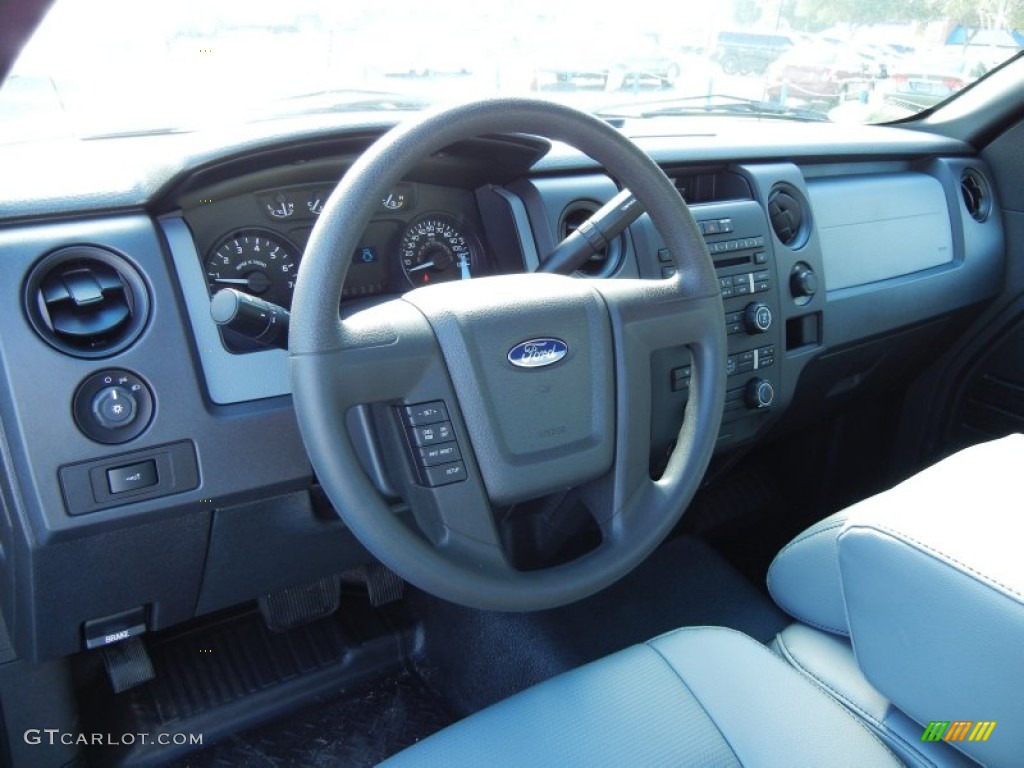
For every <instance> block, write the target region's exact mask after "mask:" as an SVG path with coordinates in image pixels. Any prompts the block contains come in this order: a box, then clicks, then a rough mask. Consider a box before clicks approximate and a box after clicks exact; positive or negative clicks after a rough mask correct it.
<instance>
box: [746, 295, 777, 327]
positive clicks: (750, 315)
mask: <svg viewBox="0 0 1024 768" xmlns="http://www.w3.org/2000/svg"><path fill="white" fill-rule="evenodd" d="M743 325H744V326H745V327H746V329H747V333H750V334H755V333H764V332H765V331H767V330H768V329H769V328H771V327H772V310H771V308H770V307H769V306H768V305H767V304H762V303H761V302H759V301H755V302H751V303H750V304H747V309H746V311H745V312H744V314H743Z"/></svg>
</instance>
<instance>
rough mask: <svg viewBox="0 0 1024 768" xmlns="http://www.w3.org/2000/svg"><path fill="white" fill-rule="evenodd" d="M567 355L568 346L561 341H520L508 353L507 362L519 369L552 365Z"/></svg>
mask: <svg viewBox="0 0 1024 768" xmlns="http://www.w3.org/2000/svg"><path fill="white" fill-rule="evenodd" d="M567 354H569V345H568V344H566V343H565V342H564V341H562V340H561V339H530V340H529V341H521V342H519V343H518V344H516V345H515V346H514V347H512V349H510V350H509V351H508V361H509V362H510V363H512V365H516V366H519V367H520V368H540V367H542V366H545V365H553V364H554V363H557V362H558V361H559V360H561V359H562V358H563V357H565V356H566V355H567Z"/></svg>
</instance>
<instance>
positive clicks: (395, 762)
mask: <svg viewBox="0 0 1024 768" xmlns="http://www.w3.org/2000/svg"><path fill="white" fill-rule="evenodd" d="M384 765H386V766H390V767H391V768H395V767H396V766H416V767H417V768H423V767H427V766H487V768H500V767H501V766H517V768H518V767H520V766H577V765H578V766H588V768H590V767H591V766H644V767H647V766H734V765H746V766H874V767H877V768H883V767H884V766H893V765H900V763H899V762H898V761H897V760H896V759H895V758H894V757H893V755H892V753H890V752H889V751H888V749H887V748H886V747H885V746H883V745H882V743H881V742H880V741H879V740H878V739H877V738H876V737H875V736H874V734H872V733H871V731H870V730H869V729H867V728H866V727H865V726H864V724H863V723H861V722H860V721H859V720H858V719H857V718H856V717H854V716H853V715H851V714H850V713H849V712H848V711H847V710H846V709H844V708H843V707H842V706H841V705H839V704H838V703H837V702H836V701H834V700H833V699H832V698H831V697H830V696H828V695H827V694H826V693H824V692H823V691H821V690H820V689H819V688H818V687H817V686H815V685H814V684H812V683H811V682H809V681H808V680H807V679H806V678H804V677H803V676H802V675H801V674H799V673H798V672H796V671H795V670H793V669H792V668H791V667H789V666H788V665H787V664H786V662H785V661H783V660H782V659H781V658H780V657H779V656H777V655H776V654H774V653H772V652H771V651H770V650H769V649H768V648H766V647H765V646H763V645H761V644H760V643H758V642H757V641H755V640H753V639H752V638H749V637H747V636H746V635H743V634H741V633H739V632H735V631H733V630H730V629H723V628H719V627H696V628H687V629H679V630H676V631H674V632H670V633H668V634H665V635H662V636H660V637H657V638H655V639H653V640H650V641H648V642H647V643H644V644H642V645H635V646H633V647H631V648H627V649H626V650H624V651H620V652H619V653H615V654H613V655H611V656H608V657H606V658H604V659H601V660H599V661H596V662H594V663H592V664H588V665H586V666H583V667H580V668H579V669H575V670H572V671H570V672H567V673H565V674H562V675H559V676H557V677H555V678H552V679H551V680H548V681H546V682H544V683H541V684H540V685H537V686H534V687H533V688H531V689H529V690H526V691H523V692H522V693H519V694H517V695H515V696H513V697H511V698H509V699H506V700H505V701H503V702H500V703H498V704H496V705H494V706H492V707H489V708H487V709H485V710H483V711H481V712H478V713H476V714H475V715H472V716H471V717H469V718H467V719H465V720H462V721H461V722H459V723H456V724H455V725H453V726H451V727H449V728H446V729H445V730H443V731H441V732H440V733H437V734H435V735H434V736H432V737H430V738H428V739H426V740H424V741H423V742H421V743H419V744H417V745H415V746H413V747H411V748H410V749H407V750H406V751H404V752H402V753H399V754H398V755H396V756H395V757H393V758H392V759H390V760H388V761H386V762H385V763H384Z"/></svg>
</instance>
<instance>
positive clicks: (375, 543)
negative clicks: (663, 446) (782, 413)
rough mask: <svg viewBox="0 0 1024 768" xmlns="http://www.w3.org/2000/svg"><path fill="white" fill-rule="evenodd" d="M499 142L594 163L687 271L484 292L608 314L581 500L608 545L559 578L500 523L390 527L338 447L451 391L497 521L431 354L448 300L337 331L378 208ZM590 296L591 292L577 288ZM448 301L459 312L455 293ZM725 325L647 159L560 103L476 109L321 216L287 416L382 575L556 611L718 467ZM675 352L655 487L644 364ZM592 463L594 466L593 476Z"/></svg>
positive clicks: (602, 575) (296, 318) (649, 534)
mask: <svg viewBox="0 0 1024 768" xmlns="http://www.w3.org/2000/svg"><path fill="white" fill-rule="evenodd" d="M508 133H522V134H531V135H540V136H545V137H548V138H552V139H556V140H560V141H563V142H565V143H567V144H570V145H572V146H575V147H576V148H578V149H580V150H581V151H583V152H585V153H586V154H588V155H590V156H591V157H593V158H594V159H595V160H597V161H598V162H599V163H601V164H602V165H603V166H604V167H605V168H606V169H607V170H608V172H609V173H610V174H611V175H612V176H613V177H615V178H617V179H618V180H619V181H620V182H622V183H623V184H624V185H626V186H628V187H629V188H630V190H631V191H632V192H633V194H634V195H635V196H636V198H637V199H638V200H639V201H640V203H641V204H642V205H643V206H644V207H645V209H646V210H647V211H648V213H649V214H650V216H651V218H652V220H653V221H654V223H655V225H656V227H657V229H658V231H659V233H660V234H661V236H662V239H663V240H664V242H665V245H666V246H667V247H668V248H669V250H670V251H671V252H672V253H673V254H674V255H675V257H676V263H677V264H678V265H679V270H678V272H677V274H676V275H675V276H673V277H671V278H668V279H663V280H607V281H581V280H575V279H573V278H569V277H562V276H552V275H539V274H532V275H518V276H503V277H495V278H484V279H485V280H489V281H504V282H503V283H501V287H502V288H504V287H505V286H511V287H514V289H515V290H517V291H521V290H526V291H529V292H535V291H539V292H540V293H545V292H546V295H548V296H549V297H550V298H549V301H548V303H549V304H550V303H551V301H554V300H555V297H557V296H559V295H562V294H565V293H566V292H570V293H571V292H573V291H576V292H577V293H579V292H580V291H582V293H580V295H581V296H583V294H585V293H587V292H589V293H591V294H593V295H594V296H596V297H597V299H596V300H594V299H593V298H592V297H587V296H583V298H582V299H581V301H584V302H589V304H590V306H591V307H592V306H594V305H595V301H596V303H597V304H601V305H602V306H603V307H605V309H606V311H607V315H608V318H607V326H608V330H607V332H606V335H607V336H608V341H609V343H610V345H611V346H610V347H608V349H611V350H612V357H613V358H614V361H613V362H605V363H602V364H604V365H611V366H612V367H613V369H614V370H613V373H614V385H615V386H614V394H613V397H614V402H615V408H614V413H613V420H614V430H613V435H610V436H609V439H610V440H612V441H613V442H612V443H611V444H610V445H611V449H613V450H611V449H610V450H611V454H612V460H611V465H610V466H608V467H603V465H602V468H601V471H600V473H599V474H598V475H597V476H594V477H589V478H588V479H587V480H586V481H585V483H584V486H583V497H584V498H585V499H588V500H589V503H591V504H592V505H593V509H592V514H593V515H594V517H595V519H596V520H597V521H598V522H599V525H600V527H601V531H602V534H603V536H604V541H603V542H602V544H601V545H600V546H598V547H597V548H596V549H595V550H593V551H591V552H589V553H587V554H585V555H583V556H581V557H580V558H578V559H576V560H573V561H571V562H569V563H565V564H561V565H557V566H554V567H551V568H546V569H542V570H537V571H527V572H524V571H518V570H516V569H514V568H512V567H511V566H509V565H508V562H507V560H505V559H504V557H503V553H502V551H501V542H500V538H499V537H498V536H496V535H495V530H494V520H493V518H491V519H490V520H485V519H482V518H481V519H479V520H470V519H469V516H468V515H463V514H462V513H460V512H456V511H453V510H451V509H434V510H432V513H431V514H429V515H428V514H424V515H423V516H421V515H420V514H419V511H420V510H419V509H417V506H419V507H421V508H422V507H423V506H427V507H429V506H430V503H424V504H419V505H417V504H416V503H413V504H412V506H413V511H414V512H415V513H417V514H416V520H417V523H418V525H417V526H413V525H409V524H408V523H407V522H406V521H404V520H402V519H400V517H399V516H397V515H395V514H394V512H393V511H391V509H390V508H389V506H388V504H387V503H386V501H385V500H384V499H383V497H382V496H381V495H380V494H379V492H378V491H377V490H376V489H375V488H374V486H373V485H372V483H371V482H370V481H369V479H368V478H367V477H366V475H365V473H364V472H363V470H362V466H361V464H360V461H359V459H358V457H357V454H356V452H355V450H354V449H353V446H352V442H351V439H350V438H349V436H348V433H347V426H346V418H347V412H348V410H349V408H350V407H352V406H354V405H358V404H364V403H369V402H388V403H390V404H392V405H397V404H399V403H401V402H407V403H408V402H414V400H410V399H409V394H410V393H411V392H417V391H421V390H422V382H423V380H424V379H430V380H432V381H435V382H442V383H441V384H437V385H436V386H441V387H444V386H447V389H446V390H445V392H444V396H445V397H446V398H447V397H450V398H452V403H451V404H450V406H449V407H450V409H451V410H452V411H453V414H452V421H453V424H454V426H455V429H456V434H457V436H461V440H460V444H461V445H462V447H463V451H464V452H468V454H469V455H468V456H467V467H468V470H469V473H470V476H471V477H470V480H473V481H475V482H476V483H477V484H478V485H479V487H480V489H481V490H482V491H483V501H482V502H481V503H482V504H483V505H484V506H486V507H487V509H486V513H485V515H489V514H490V512H491V510H490V506H489V501H488V489H491V490H494V486H492V485H491V484H490V481H489V480H488V483H487V484H485V483H484V482H483V481H481V476H482V475H483V474H487V472H488V467H489V465H485V466H483V467H481V466H479V465H478V464H477V462H476V460H475V457H474V455H473V454H474V450H473V449H474V447H475V446H477V445H478V444H479V443H481V442H483V441H482V439H480V438H482V434H483V433H482V429H483V428H482V427H480V426H479V422H475V423H473V430H474V431H473V432H472V434H474V435H476V438H474V439H472V440H470V439H469V437H470V435H471V431H470V430H469V428H468V427H467V423H469V422H468V420H467V419H464V418H463V415H462V413H461V411H462V410H463V408H462V406H463V405H464V404H465V401H464V400H463V395H464V394H465V392H464V391H463V392H462V393H461V394H458V395H457V394H456V391H455V390H456V389H457V387H456V386H455V385H453V384H452V381H453V380H455V377H453V376H452V375H451V374H450V372H449V368H450V367H451V365H453V364H456V365H457V364H458V362H457V361H453V359H452V356H453V354H454V353H453V352H451V349H452V346H451V345H448V346H444V344H443V343H442V342H443V339H442V340H441V341H439V338H440V337H442V336H444V334H445V333H447V330H445V326H444V323H445V322H447V321H446V320H445V318H444V317H442V316H441V315H442V314H443V312H444V310H443V309H438V308H437V307H433V308H432V306H431V305H432V301H431V297H437V296H440V295H441V293H440V292H439V289H443V285H438V286H435V287H432V288H429V289H420V290H418V291H414V292H412V293H410V294H406V296H405V297H403V298H401V299H395V300H393V301H389V302H387V303H386V304H385V305H383V306H381V307H377V308H375V309H370V310H367V311H364V312H361V313H358V314H356V315H354V316H351V317H347V318H345V319H339V315H338V306H339V304H340V301H341V292H342V286H343V284H344V281H345V276H346V274H347V270H348V266H349V260H348V259H345V258H338V257H337V255H338V254H349V253H353V252H355V249H356V247H357V246H358V244H359V242H358V241H359V238H360V237H361V236H362V233H363V232H364V230H365V229H366V227H367V226H368V225H369V223H370V220H371V219H372V217H373V215H374V213H375V212H376V209H377V202H378V201H379V199H381V197H383V196H384V194H386V193H387V191H388V190H389V189H390V188H391V187H393V185H394V184H396V183H397V182H399V181H400V180H401V179H402V178H403V177H404V176H406V174H408V173H409V172H410V171H411V170H412V169H413V168H414V167H415V166H416V165H417V164H418V163H419V162H421V161H423V160H424V159H426V158H427V157H429V156H430V155H431V154H433V153H436V152H438V151H440V150H442V149H444V148H446V147H448V146H450V145H452V144H454V143H457V142H459V141H463V140H467V139H470V138H473V137H477V136H481V135H494V134H508ZM471 282H472V283H478V280H476V279H474V280H473V281H471ZM583 283H586V287H585V288H580V289H579V290H577V287H578V286H581V285H582V284H583ZM492 284H493V285H498V284H497V283H492ZM448 285H449V288H448V289H447V290H448V291H449V293H450V294H451V295H453V296H455V297H457V296H458V293H457V291H459V290H460V289H459V288H458V287H454V286H451V284H448ZM524 286H526V287H525V288H524ZM463 288H465V286H463ZM431 291H435V292H437V293H433V294H432V293H429V292H431ZM462 292H463V293H466V292H467V291H465V290H463V291H462ZM513 292H514V291H513ZM476 293H478V294H479V293H480V292H479V291H477V292H476ZM445 298H446V299H447V298H450V297H449V296H447V295H446V297H445ZM434 303H436V302H434ZM441 303H442V304H443V303H444V302H441ZM505 309H506V311H511V310H510V309H509V307H506V308H505ZM469 314H471V313H469ZM722 316H723V310H722V302H721V297H720V293H719V290H718V281H717V277H716V275H715V272H714V267H713V264H712V262H711V259H710V256H709V255H708V252H707V248H706V246H705V244H704V241H703V239H702V237H701V235H700V232H699V230H698V228H697V226H696V223H695V222H694V220H693V217H692V216H691V214H690V212H689V210H688V209H687V207H686V206H685V204H684V203H683V202H682V200H681V198H680V196H679V194H678V192H677V191H676V190H675V188H674V187H673V185H672V183H671V182H670V181H669V180H668V178H667V177H666V176H665V174H664V173H663V172H662V171H661V169H660V168H659V167H658V166H657V165H656V164H655V163H654V162H653V161H652V160H651V159H650V158H649V157H648V156H647V155H646V154H645V153H643V151H642V150H640V149H639V148H638V147H637V146H636V145H635V144H633V143H632V142H631V141H629V140H628V139H627V138H626V137H624V136H623V135H622V134H621V133H619V132H618V131H616V130H615V129H613V128H611V127H610V126H608V125H607V124H605V123H604V122H602V121H600V120H598V119H596V118H594V117H592V116H590V115H586V114H585V113H582V112H578V111H577V110H574V109H571V108H569V107H565V106H562V105H558V104H555V103H551V102H545V101H540V100H533V99H496V100H486V101H479V102H473V103H470V104H466V105H462V106H458V107H452V108H447V109H442V110H436V111H433V112H430V113H427V114H424V115H422V116H419V117H418V118H415V119H413V120H412V121H410V122H408V123H405V124H403V125H401V126H399V127H397V128H395V129H393V130H392V131H390V132H388V133H387V134H386V135H385V136H383V137H382V138H381V139H380V140H379V141H378V142H377V143H375V144H374V145H373V146H372V147H371V148H370V149H369V150H367V151H366V152H365V153H364V154H363V155H362V156H361V157H360V158H359V159H358V160H357V161H356V162H355V163H354V164H353V166H352V167H351V168H350V170H349V171H348V172H347V173H346V174H345V176H344V178H343V179H342V181H341V182H340V183H339V185H338V187H337V188H336V189H335V190H334V192H333V193H332V194H331V196H330V198H329V199H328V201H327V203H326V204H325V206H324V210H323V212H322V213H321V215H320V217H319V220H318V222H317V225H316V227H315V228H314V231H313V233H312V235H311V237H310V240H309V244H308V246H307V249H306V253H305V255H304V257H303V261H302V264H301V267H300V270H299V274H298V279H297V283H296V288H295V297H294V300H293V311H292V317H291V328H290V332H289V360H290V366H291V377H292V392H293V398H294V406H295V410H296V415H297V418H298V422H299V427H300V430H301V433H302V436H303V440H304V442H305V445H306V448H307V451H308V453H309V456H310V460H311V462H312V464H313V467H314V469H315V471H316V473H317V476H318V478H319V480H320V482H321V484H322V486H323V487H324V490H325V491H326V493H327V495H328V497H329V498H330V499H331V501H332V503H333V504H334V506H335V508H336V509H337V511H338V512H339V514H340V516H341V517H342V519H343V520H344V521H345V522H346V523H347V525H348V526H349V528H350V529H351V530H352V532H353V533H354V535H355V536H356V538H357V539H359V540H360V541H361V542H362V544H363V545H364V546H365V547H366V548H367V549H368V550H369V551H370V552H371V553H372V554H373V555H374V556H376V557H377V558H378V559H380V560H381V561H382V562H383V563H384V564H385V565H387V566H388V567H390V568H391V569H392V570H394V571H395V572H396V573H398V574H399V575H400V576H401V577H402V578H404V579H405V580H407V581H409V582H411V583H412V584H414V585H416V586H418V587H420V588H422V589H424V590H425V591H427V592H430V593H432V594H435V595H437V596H439V597H442V598H445V599H448V600H451V601H453V602H456V603H461V604H463V605H468V606H472V607H477V608H485V609H497V610H536V609H541V608H547V607H553V606H557V605H562V604H565V603H568V602H572V601H575V600H578V599H581V598H582V597H585V596H587V595H589V594H592V593H594V592H596V591H598V590H600V589H601V588H603V587H605V586H607V585H608V584H611V583H612V582H613V581H615V580H617V579H618V578H620V577H621V576H623V575H625V573H627V572H628V571H629V570H631V569H632V568H633V567H635V565H637V564H638V563H639V562H641V561H642V560H643V559H644V558H645V557H646V556H647V555H648V554H649V553H650V552H651V551H652V550H653V549H654V548H655V547H656V546H657V544H658V543H660V542H661V541H662V540H663V539H664V537H665V536H667V534H668V533H669V532H670V531H671V529H672V528H673V527H674V525H675V523H676V522H677V521H678V520H679V518H680V517H681V516H682V514H683V512H684V510H685V508H686V506H687V504H688V503H689V501H690V499H691V498H692V496H693V494H694V493H695V492H696V489H697V487H698V485H699V482H700V480H701V477H702V476H703V473H704V471H705V469H706V467H707V464H708V462H709V461H710V458H711V454H712V451H713V448H714V443H715V440H716V437H717V433H718V427H719V423H720V420H721V413H722V404H723V400H724V392H725V354H726V352H725V350H726V342H725V330H724V323H723V321H722ZM510 317H511V315H510ZM602 322H603V321H602ZM676 324H678V325H679V326H680V327H679V328H676V327H674V326H675V325H676ZM553 335H554V334H553ZM439 345H441V346H442V347H443V349H441V350H440V351H439ZM680 346H686V347H688V348H689V349H690V352H691V355H692V367H693V374H692V383H691V395H690V398H689V401H688V404H687V408H686V412H685V419H684V422H683V426H682V428H681V430H680V433H679V439H678V442H677V448H676V450H675V452H674V453H673V456H672V458H671V459H670V461H669V464H668V467H667V469H666V470H665V472H664V474H663V475H662V477H661V478H660V479H658V480H651V479H650V478H649V477H647V452H646V451H645V450H644V446H643V445H642V444H641V443H646V448H647V450H649V424H650V400H651V397H652V394H651V387H652V386H660V385H662V384H663V385H664V386H666V387H667V386H668V383H667V382H664V383H662V382H657V383H652V382H651V381H650V356H651V354H652V353H653V352H654V351H656V350H657V349H664V348H671V347H680ZM596 355H597V357H600V356H601V355H600V352H598V353H596ZM595 359H596V358H595ZM353 368H355V369H356V370H353ZM645 372H646V373H645ZM371 373H372V374H373V375H369V374H371ZM445 380H447V385H445V384H443V382H444V381H445ZM456 383H457V380H456ZM645 389H646V393H645V392H644V390H645ZM631 399H633V400H637V401H638V402H640V404H639V405H637V404H635V403H633V402H631ZM644 400H646V408H644V407H643V404H644V403H643V401H644ZM445 402H448V401H447V400H445ZM645 417H646V421H643V419H644V418H645ZM636 422H642V423H641V424H640V425H639V426H638V425H637V423H636ZM489 455H490V454H488V456H489ZM485 458H486V457H485ZM641 459H642V460H641ZM592 463H593V464H594V466H595V467H597V466H598V465H600V464H601V461H600V460H599V459H594V461H593V462H592ZM474 474H476V477H474ZM413 491H414V495H415V494H417V493H419V492H418V491H417V490H416V489H413ZM433 498H434V497H433V496H431V497H430V499H433ZM440 506H443V505H440ZM495 550H497V552H496V551H495Z"/></svg>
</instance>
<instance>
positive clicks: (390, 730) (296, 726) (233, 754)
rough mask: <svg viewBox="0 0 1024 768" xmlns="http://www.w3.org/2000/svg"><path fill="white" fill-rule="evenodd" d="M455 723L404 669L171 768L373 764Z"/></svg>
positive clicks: (355, 767) (336, 767) (308, 767)
mask: <svg viewBox="0 0 1024 768" xmlns="http://www.w3.org/2000/svg"><path fill="white" fill-rule="evenodd" d="M453 720H454V717H453V716H452V715H451V713H450V712H449V711H448V710H447V708H446V707H445V706H444V703H443V702H442V701H441V700H440V698H438V697H437V696H436V695H434V694H433V693H432V692H431V691H429V690H428V689H427V687H426V685H425V684H424V683H423V682H422V681H421V680H420V679H419V678H418V677H416V676H415V675H413V674H411V673H408V672H402V673H399V674H397V675H393V676H390V677H387V678H384V679H381V680H375V681H373V682H371V683H367V684H364V685H362V686H359V687H357V688H353V689H352V690H351V691H348V692H346V693H344V694H342V695H340V696H338V697H337V698H333V699H323V700H321V702H320V703H317V704H312V705H309V706H307V707H304V708H303V709H301V710H299V711H298V712H296V713H294V714H293V715H291V716H289V717H286V718H284V719H283V720H280V721H277V722H275V723H271V724H269V725H267V726H264V727H261V728H255V729H252V730H250V731H246V732H243V733H240V734H238V735H236V736H231V737H229V738H228V739H227V740H225V741H223V742H221V743H220V744H218V745H217V746H214V747H212V748H210V749H207V750H205V751H203V752H199V753H196V754H193V755H190V756H188V757H186V758H183V759H182V760H179V761H176V762H175V763H172V764H171V768H228V766H232V767H233V768H286V766H287V767H291V766H296V767H298V766H302V767H303V768H359V767H361V766H371V765H376V764H377V763H379V762H380V761H382V760H384V759H385V758H387V757H389V756H391V755H393V754H395V753H396V752H399V751H400V750H402V749H404V748H405V747H408V746H410V745H412V744H415V743H416V742H417V741H419V740H421V739H423V738H426V737H427V736H429V735H430V734H431V733H434V732H435V731H437V730H440V729H441V728H443V727H444V726H446V725H448V724H450V723H451V722H452V721H453Z"/></svg>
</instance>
